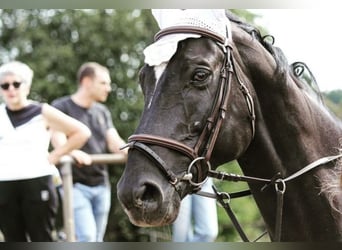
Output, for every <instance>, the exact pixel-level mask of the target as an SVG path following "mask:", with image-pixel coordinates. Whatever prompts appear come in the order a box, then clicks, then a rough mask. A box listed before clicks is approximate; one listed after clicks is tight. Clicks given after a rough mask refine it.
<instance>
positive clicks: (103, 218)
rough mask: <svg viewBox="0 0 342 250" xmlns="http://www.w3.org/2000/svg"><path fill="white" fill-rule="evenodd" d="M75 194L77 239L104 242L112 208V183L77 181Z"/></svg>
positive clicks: (74, 189)
mask: <svg viewBox="0 0 342 250" xmlns="http://www.w3.org/2000/svg"><path fill="white" fill-rule="evenodd" d="M73 196H74V197H73V203H74V217H75V232H76V240H77V241H83V242H102V241H103V236H104V234H105V232H106V227H107V220H108V214H109V210H110V202H111V200H110V196H111V190H110V185H99V186H94V187H91V186H86V185H83V184H80V183H75V184H74V188H73Z"/></svg>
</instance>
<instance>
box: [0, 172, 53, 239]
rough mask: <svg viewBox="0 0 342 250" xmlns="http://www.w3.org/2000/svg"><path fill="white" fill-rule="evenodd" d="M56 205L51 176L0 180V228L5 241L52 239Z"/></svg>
mask: <svg viewBox="0 0 342 250" xmlns="http://www.w3.org/2000/svg"><path fill="white" fill-rule="evenodd" d="M57 208H58V199H57V193H56V187H55V185H54V183H53V180H52V177H51V176H44V177H39V178H33V179H28V180H16V181H0V230H1V231H2V233H3V235H4V238H5V241H8V242H24V241H53V238H52V231H53V229H54V225H55V219H56V213H57Z"/></svg>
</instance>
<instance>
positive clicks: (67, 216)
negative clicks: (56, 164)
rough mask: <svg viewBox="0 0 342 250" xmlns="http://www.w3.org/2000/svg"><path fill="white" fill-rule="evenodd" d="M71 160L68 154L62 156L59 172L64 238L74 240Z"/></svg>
mask: <svg viewBox="0 0 342 250" xmlns="http://www.w3.org/2000/svg"><path fill="white" fill-rule="evenodd" d="M72 162H73V159H72V158H71V157H70V156H67V155H65V156H63V157H62V158H61V160H60V163H61V167H60V173H61V176H62V184H63V220H64V229H65V234H66V240H67V241H68V242H74V241H76V239H75V222H74V210H73V203H72V202H73V196H72V186H73V184H72Z"/></svg>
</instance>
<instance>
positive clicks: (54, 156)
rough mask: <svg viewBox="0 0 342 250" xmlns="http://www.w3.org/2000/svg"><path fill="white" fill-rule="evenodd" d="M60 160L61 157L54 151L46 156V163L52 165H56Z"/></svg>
mask: <svg viewBox="0 0 342 250" xmlns="http://www.w3.org/2000/svg"><path fill="white" fill-rule="evenodd" d="M60 159H61V156H60V155H59V154H58V153H57V151H55V150H53V151H52V152H50V153H49V155H48V161H49V163H50V164H52V165H57V164H58V163H59V160H60Z"/></svg>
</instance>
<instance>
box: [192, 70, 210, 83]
mask: <svg viewBox="0 0 342 250" xmlns="http://www.w3.org/2000/svg"><path fill="white" fill-rule="evenodd" d="M209 76H210V71H208V70H205V69H199V70H196V71H195V72H194V74H193V76H192V78H191V81H190V83H191V84H194V85H203V84H204V82H205V81H206V80H207V79H208V77H209Z"/></svg>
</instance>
